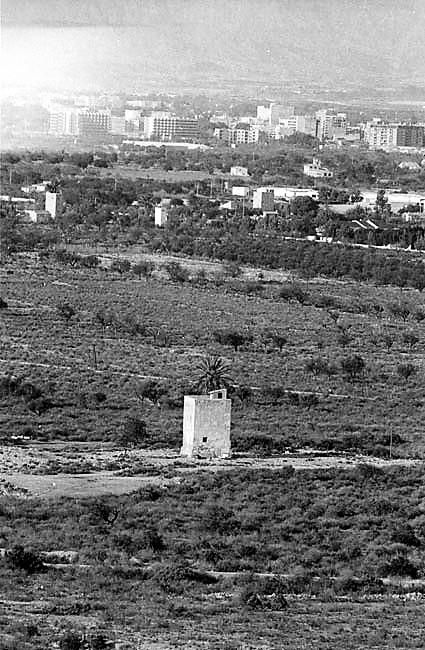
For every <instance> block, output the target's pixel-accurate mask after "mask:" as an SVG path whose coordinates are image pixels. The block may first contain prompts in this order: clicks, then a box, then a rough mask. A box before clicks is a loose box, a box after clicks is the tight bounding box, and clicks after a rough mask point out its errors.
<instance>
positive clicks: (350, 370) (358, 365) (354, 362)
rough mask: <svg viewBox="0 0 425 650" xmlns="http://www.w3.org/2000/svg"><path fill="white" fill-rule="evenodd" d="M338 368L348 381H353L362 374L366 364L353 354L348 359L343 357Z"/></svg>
mask: <svg viewBox="0 0 425 650" xmlns="http://www.w3.org/2000/svg"><path fill="white" fill-rule="evenodd" d="M340 366H341V370H342V371H343V372H344V373H345V375H346V376H347V378H348V379H349V381H355V380H356V379H357V378H358V377H360V376H361V375H362V374H363V372H364V370H365V368H366V363H365V361H364V359H363V358H362V357H361V356H360V355H358V354H353V355H352V356H350V357H344V358H343V359H341V360H340Z"/></svg>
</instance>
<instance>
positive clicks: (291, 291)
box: [279, 282, 309, 305]
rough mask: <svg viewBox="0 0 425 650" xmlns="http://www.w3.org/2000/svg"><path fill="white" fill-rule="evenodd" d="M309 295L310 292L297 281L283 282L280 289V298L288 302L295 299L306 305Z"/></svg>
mask: <svg viewBox="0 0 425 650" xmlns="http://www.w3.org/2000/svg"><path fill="white" fill-rule="evenodd" d="M308 297H309V295H308V293H307V292H306V291H304V289H303V288H302V287H301V286H300V285H299V284H298V283H296V282H292V283H287V284H283V285H282V286H281V287H280V289H279V298H281V299H282V300H285V301H286V302H290V301H291V300H294V301H295V302H299V303H300V304H301V305H304V304H306V303H307V300H308Z"/></svg>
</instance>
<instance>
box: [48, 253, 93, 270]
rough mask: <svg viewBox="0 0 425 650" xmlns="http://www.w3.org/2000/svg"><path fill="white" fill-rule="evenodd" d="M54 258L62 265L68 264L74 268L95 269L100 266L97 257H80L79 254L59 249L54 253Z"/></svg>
mask: <svg viewBox="0 0 425 650" xmlns="http://www.w3.org/2000/svg"><path fill="white" fill-rule="evenodd" d="M45 255H46V254H45ZM47 256H48V252H47ZM54 258H55V260H56V261H57V262H59V263H60V264H66V265H69V266H73V267H79V268H86V269H93V268H96V267H97V266H99V258H98V257H97V256H96V255H79V254H78V253H71V252H69V251H66V250H62V249H57V250H56V251H55V253H54Z"/></svg>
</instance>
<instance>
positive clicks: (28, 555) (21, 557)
mask: <svg viewBox="0 0 425 650" xmlns="http://www.w3.org/2000/svg"><path fill="white" fill-rule="evenodd" d="M6 562H7V564H9V565H10V566H11V567H12V568H14V569H20V570H22V571H26V573H36V572H38V571H41V570H42V569H43V561H42V559H41V556H40V555H39V554H38V553H37V552H36V551H34V550H33V549H31V548H25V547H24V546H21V545H20V544H17V545H15V546H13V547H12V548H11V549H10V550H8V551H6Z"/></svg>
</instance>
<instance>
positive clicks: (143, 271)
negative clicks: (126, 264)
mask: <svg viewBox="0 0 425 650" xmlns="http://www.w3.org/2000/svg"><path fill="white" fill-rule="evenodd" d="M132 270H133V273H134V274H135V275H137V277H138V278H139V280H140V278H141V277H142V276H143V277H144V278H146V280H148V279H149V278H150V277H152V273H153V272H154V270H155V264H154V263H153V262H150V261H148V260H142V261H141V262H137V264H134V265H133V268H132Z"/></svg>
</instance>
